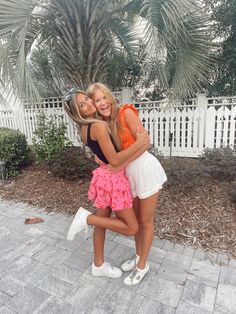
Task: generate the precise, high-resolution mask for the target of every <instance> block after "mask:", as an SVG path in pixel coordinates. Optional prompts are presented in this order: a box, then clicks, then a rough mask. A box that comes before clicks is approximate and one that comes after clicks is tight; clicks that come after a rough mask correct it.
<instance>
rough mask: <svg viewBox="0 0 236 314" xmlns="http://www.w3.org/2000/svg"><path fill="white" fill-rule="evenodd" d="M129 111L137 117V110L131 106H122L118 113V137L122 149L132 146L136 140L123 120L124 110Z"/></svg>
mask: <svg viewBox="0 0 236 314" xmlns="http://www.w3.org/2000/svg"><path fill="white" fill-rule="evenodd" d="M126 109H131V110H132V111H133V112H134V113H135V114H136V115H137V116H138V110H137V109H136V108H135V107H134V106H133V105H131V104H130V105H129V104H125V105H123V106H122V107H121V108H120V109H119V112H118V123H119V128H118V136H119V139H120V142H121V147H122V149H125V148H128V147H129V146H130V145H132V144H133V143H134V142H135V141H136V139H135V137H134V136H133V134H132V133H131V131H130V129H129V126H128V124H127V122H126V119H125V110H126Z"/></svg>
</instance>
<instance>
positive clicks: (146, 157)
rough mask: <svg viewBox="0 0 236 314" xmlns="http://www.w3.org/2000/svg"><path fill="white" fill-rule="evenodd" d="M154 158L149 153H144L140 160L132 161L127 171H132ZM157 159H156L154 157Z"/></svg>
mask: <svg viewBox="0 0 236 314" xmlns="http://www.w3.org/2000/svg"><path fill="white" fill-rule="evenodd" d="M153 157H154V156H153V155H152V154H150V153H149V152H148V151H146V152H144V153H143V154H142V155H140V156H139V157H138V158H136V159H135V160H133V161H131V162H130V163H129V164H128V166H127V167H126V170H131V169H133V168H135V167H138V166H139V165H141V164H143V163H145V162H146V161H148V160H149V159H150V158H153ZM154 158H155V157H154Z"/></svg>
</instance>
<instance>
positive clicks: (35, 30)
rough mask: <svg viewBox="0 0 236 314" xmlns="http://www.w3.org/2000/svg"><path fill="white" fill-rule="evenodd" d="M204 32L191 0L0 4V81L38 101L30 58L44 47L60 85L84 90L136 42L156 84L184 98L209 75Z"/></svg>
mask: <svg viewBox="0 0 236 314" xmlns="http://www.w3.org/2000/svg"><path fill="white" fill-rule="evenodd" d="M206 27H207V21H206V19H205V17H204V14H203V12H202V10H201V7H200V5H199V2H198V1H196V0H149V1H147V0H66V1H65V0H41V1H36V0H1V1H0V73H1V81H2V82H3V83H4V84H5V86H6V84H8V83H9V82H10V84H11V87H12V88H13V89H14V90H15V92H17V93H19V95H21V96H22V95H24V96H25V97H32V96H36V97H37V96H38V91H37V88H36V87H35V84H34V81H33V79H32V76H31V73H30V71H29V65H30V58H31V55H32V50H33V49H37V47H40V46H44V45H46V46H48V47H49V48H50V49H51V51H52V52H53V54H54V55H56V56H57V57H58V60H60V61H61V65H62V70H63V71H64V78H65V79H66V80H67V81H68V82H69V83H70V84H71V85H79V86H80V87H81V88H83V89H85V88H86V87H87V85H88V84H89V83H90V82H94V81H98V80H100V81H105V79H106V76H107V66H108V62H109V60H110V58H111V56H113V55H115V54H120V53H121V51H122V50H124V51H126V53H127V54H129V55H132V54H135V53H137V48H138V43H139V41H140V40H142V41H143V42H144V45H145V47H146V49H147V51H148V52H149V54H150V56H151V57H152V58H153V59H155V60H156V64H157V65H159V66H158V75H159V77H160V81H161V84H162V85H163V86H165V87H167V88H169V89H170V88H171V92H172V93H173V94H174V95H176V96H183V95H188V94H191V93H193V92H195V91H196V90H197V89H198V87H199V85H200V83H199V82H201V81H204V78H205V72H206V71H207V69H208V61H209V59H208V50H209V40H208V38H207V37H206ZM173 65H174V66H173Z"/></svg>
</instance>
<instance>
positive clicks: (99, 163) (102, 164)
mask: <svg viewBox="0 0 236 314" xmlns="http://www.w3.org/2000/svg"><path fill="white" fill-rule="evenodd" d="M94 160H95V162H96V164H98V165H99V166H104V165H105V162H103V161H102V160H101V159H99V158H98V156H97V155H95V157H94Z"/></svg>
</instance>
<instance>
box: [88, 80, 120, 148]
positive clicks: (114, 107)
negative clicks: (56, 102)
mask: <svg viewBox="0 0 236 314" xmlns="http://www.w3.org/2000/svg"><path fill="white" fill-rule="evenodd" d="M97 90H101V91H102V92H103V93H104V94H105V96H106V98H107V99H108V100H110V101H111V118H110V129H111V132H112V136H113V138H114V140H115V143H116V145H117V147H118V148H119V149H121V142H120V138H119V136H118V128H119V123H118V112H119V106H118V103H117V101H116V99H115V97H114V96H113V95H112V92H111V90H110V89H109V88H108V87H107V86H106V85H104V84H102V83H100V82H97V83H93V84H91V85H90V86H89V87H88V89H87V91H86V93H87V95H88V97H90V98H91V99H92V100H93V101H94V95H95V92H96V91H97Z"/></svg>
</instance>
